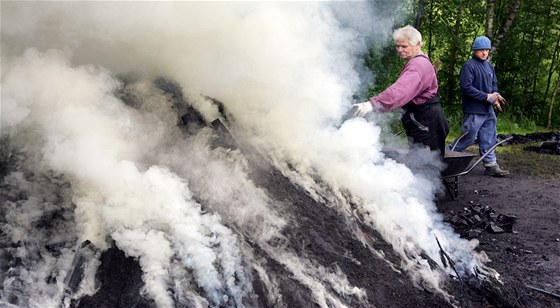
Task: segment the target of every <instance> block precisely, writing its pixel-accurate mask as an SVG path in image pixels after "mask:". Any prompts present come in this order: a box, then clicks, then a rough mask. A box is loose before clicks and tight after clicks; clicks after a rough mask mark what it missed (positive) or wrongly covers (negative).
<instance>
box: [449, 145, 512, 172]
mask: <svg viewBox="0 0 560 308" xmlns="http://www.w3.org/2000/svg"><path fill="white" fill-rule="evenodd" d="M512 138H513V136H509V137H507V138H506V139H504V140H502V141H500V142H497V143H496V144H494V145H493V146H492V147H491V148H490V149H488V151H486V153H484V155H482V156H480V158H479V159H478V160H477V161H475V162H474V164H472V165H471V166H470V167H469V168H467V170H465V171H463V172H460V173H457V174H451V175H448V176H446V177H456V176H461V175H465V174H467V173H469V172H471V170H473V169H474V167H476V166H477V165H478V164H480V162H481V161H482V160H483V159H484V158H485V157H486V156H487V155H488V154H490V153H491V152H492V151H494V149H495V148H496V147H498V146H499V145H501V144H503V143H505V142H507V141H510V140H511V139H512Z"/></svg>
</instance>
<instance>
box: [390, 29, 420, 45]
mask: <svg viewBox="0 0 560 308" xmlns="http://www.w3.org/2000/svg"><path fill="white" fill-rule="evenodd" d="M393 40H394V41H395V42H396V41H401V40H408V41H410V44H412V45H416V44H418V42H420V45H422V34H421V33H420V31H418V30H416V28H414V27H413V26H404V27H402V28H398V29H396V30H395V31H393Z"/></svg>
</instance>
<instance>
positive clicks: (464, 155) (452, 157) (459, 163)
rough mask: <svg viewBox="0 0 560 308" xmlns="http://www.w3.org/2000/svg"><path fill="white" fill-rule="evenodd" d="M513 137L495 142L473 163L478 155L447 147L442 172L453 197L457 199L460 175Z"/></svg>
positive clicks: (448, 191)
mask: <svg viewBox="0 0 560 308" xmlns="http://www.w3.org/2000/svg"><path fill="white" fill-rule="evenodd" d="M511 138H512V137H509V138H506V139H504V140H502V141H500V142H497V143H496V144H494V145H493V146H492V147H491V148H490V149H488V151H487V152H486V153H484V155H482V156H480V157H479V158H478V160H476V161H475V162H474V163H471V161H472V159H473V158H474V157H476V156H478V155H476V154H473V153H469V152H457V151H453V150H449V149H446V150H445V156H444V157H443V161H444V162H445V163H446V164H447V166H446V168H445V169H444V170H443V172H442V178H443V184H444V185H445V188H446V189H447V193H448V194H449V196H450V197H451V199H453V200H455V198H457V195H458V194H459V176H461V175H465V174H467V173H469V172H471V170H473V169H474V167H476V166H477V165H478V164H479V163H480V162H482V160H483V159H484V158H485V157H486V156H487V155H488V154H490V153H491V152H492V151H494V149H495V148H496V147H497V146H499V145H501V144H503V143H505V142H507V141H509V140H510V139H511Z"/></svg>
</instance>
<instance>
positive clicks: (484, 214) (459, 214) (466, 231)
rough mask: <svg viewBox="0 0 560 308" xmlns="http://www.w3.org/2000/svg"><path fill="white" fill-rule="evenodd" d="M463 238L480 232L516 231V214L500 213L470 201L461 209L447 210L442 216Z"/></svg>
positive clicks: (472, 236)
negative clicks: (514, 227) (514, 226)
mask: <svg viewBox="0 0 560 308" xmlns="http://www.w3.org/2000/svg"><path fill="white" fill-rule="evenodd" d="M444 219H445V221H447V222H448V223H450V224H451V225H452V226H453V227H454V228H455V230H456V231H457V232H459V233H460V234H461V236H462V237H464V238H469V239H470V238H476V237H479V236H480V235H481V234H482V233H484V232H488V233H493V234H496V233H517V231H515V230H514V229H513V225H514V224H515V222H516V221H517V216H516V215H510V214H500V213H496V211H495V210H494V209H493V208H492V207H490V206H488V205H482V204H478V203H474V202H472V201H471V204H470V205H469V206H467V207H464V208H463V209H462V210H461V211H449V212H447V213H446V214H445V216H444Z"/></svg>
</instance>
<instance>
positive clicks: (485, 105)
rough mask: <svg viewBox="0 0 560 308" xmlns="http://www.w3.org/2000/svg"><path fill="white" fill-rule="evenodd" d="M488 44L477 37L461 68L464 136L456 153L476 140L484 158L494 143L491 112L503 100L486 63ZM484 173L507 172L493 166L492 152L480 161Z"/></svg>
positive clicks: (489, 44) (493, 118) (504, 174)
mask: <svg viewBox="0 0 560 308" xmlns="http://www.w3.org/2000/svg"><path fill="white" fill-rule="evenodd" d="M490 48H491V43H490V39H489V38H487V37H486V36H479V37H477V38H476V39H475V40H474V42H473V45H472V50H473V56H472V58H471V59H469V60H468V61H467V62H465V64H463V67H462V68H461V74H460V82H461V98H462V102H463V104H462V107H463V123H462V125H461V131H462V133H463V134H465V135H464V136H463V137H462V138H460V139H459V140H458V141H456V145H455V150H456V151H460V152H461V151H464V150H465V149H466V148H467V147H469V146H470V145H472V144H473V143H474V142H475V140H476V138H477V137H478V141H479V152H480V155H484V154H485V153H486V152H488V150H489V149H490V148H491V147H492V146H493V145H495V144H496V134H497V133H496V114H495V113H494V109H496V110H497V111H500V112H501V111H502V107H503V105H504V104H505V99H504V98H503V97H502V96H501V95H500V94H499V93H498V80H497V78H496V72H495V71H494V67H493V66H492V64H490V62H489V61H488V55H489V53H490ZM483 163H484V167H485V173H486V174H488V175H491V176H496V177H503V176H506V175H508V174H509V171H506V170H503V169H501V168H500V166H499V165H498V164H497V163H496V155H495V154H494V151H493V150H492V152H491V153H488V155H486V157H485V158H484V159H483Z"/></svg>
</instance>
